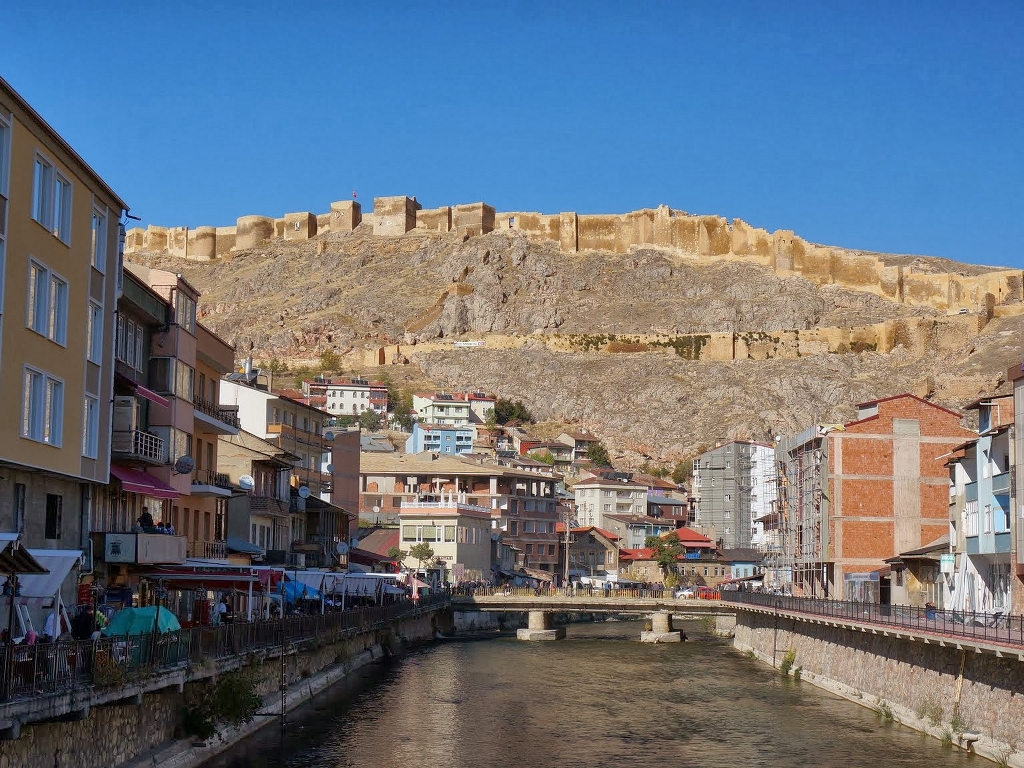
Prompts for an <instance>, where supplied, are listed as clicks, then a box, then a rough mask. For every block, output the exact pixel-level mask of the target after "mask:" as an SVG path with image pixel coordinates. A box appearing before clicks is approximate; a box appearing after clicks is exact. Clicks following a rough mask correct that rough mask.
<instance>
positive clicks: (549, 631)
mask: <svg viewBox="0 0 1024 768" xmlns="http://www.w3.org/2000/svg"><path fill="white" fill-rule="evenodd" d="M563 637H565V627H552V626H551V614H550V613H549V612H548V611H530V613H529V617H528V620H527V627H526V629H517V630H516V639H517V640H561V639H562V638H563Z"/></svg>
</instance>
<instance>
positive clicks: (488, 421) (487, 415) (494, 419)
mask: <svg viewBox="0 0 1024 768" xmlns="http://www.w3.org/2000/svg"><path fill="white" fill-rule="evenodd" d="M497 423H498V416H497V414H495V413H494V409H493V408H488V409H487V410H486V411H484V426H486V427H487V428H488V429H494V425H495V424H497Z"/></svg>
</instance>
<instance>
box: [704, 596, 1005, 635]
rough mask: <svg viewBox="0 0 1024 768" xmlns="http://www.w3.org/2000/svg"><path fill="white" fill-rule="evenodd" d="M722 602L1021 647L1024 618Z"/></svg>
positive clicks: (836, 603) (749, 599) (792, 601)
mask: <svg viewBox="0 0 1024 768" xmlns="http://www.w3.org/2000/svg"><path fill="white" fill-rule="evenodd" d="M722 600H723V601H724V602H729V603H743V604H746V605H755V606H758V607H761V608H770V609H775V610H778V611H784V612H787V613H800V614H807V615H810V616H824V617H828V618H833V619H846V620H849V621H857V622H860V623H863V624H877V625H879V626H884V627H896V628H903V629H913V630H918V631H920V632H928V633H930V634H936V635H943V636H946V637H963V638H971V639H974V640H984V641H987V642H991V643H1000V644H1005V645H1011V646H1017V647H1020V646H1024V616H1019V615H1015V614H1005V613H1000V612H990V613H982V612H977V611H952V610H941V609H937V608H932V607H930V606H912V605H876V604H874V603H855V602H845V601H841V600H818V599H815V598H808V597H787V596H784V595H766V594H760V593H757V592H723V593H722Z"/></svg>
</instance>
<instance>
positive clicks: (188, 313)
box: [174, 290, 196, 335]
mask: <svg viewBox="0 0 1024 768" xmlns="http://www.w3.org/2000/svg"><path fill="white" fill-rule="evenodd" d="M174 321H175V322H176V323H177V324H178V325H180V326H181V327H182V328H184V329H185V330H186V331H188V332H189V333H191V334H193V335H195V332H196V300H195V299H193V298H192V297H191V296H187V295H185V294H184V293H182V292H181V291H180V290H179V291H178V292H177V298H176V299H175V307H174Z"/></svg>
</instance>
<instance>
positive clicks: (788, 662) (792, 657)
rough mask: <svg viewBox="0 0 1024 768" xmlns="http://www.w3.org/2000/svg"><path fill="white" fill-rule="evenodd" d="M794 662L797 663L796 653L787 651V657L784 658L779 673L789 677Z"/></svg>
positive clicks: (791, 650)
mask: <svg viewBox="0 0 1024 768" xmlns="http://www.w3.org/2000/svg"><path fill="white" fill-rule="evenodd" d="M794 661H796V651H794V650H793V649H792V648H790V649H789V650H788V651H786V655H785V656H783V657H782V663H781V664H780V665H779V671H780V672H781V673H782V674H784V675H788V674H789V670H791V669H792V668H793V662H794Z"/></svg>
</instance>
